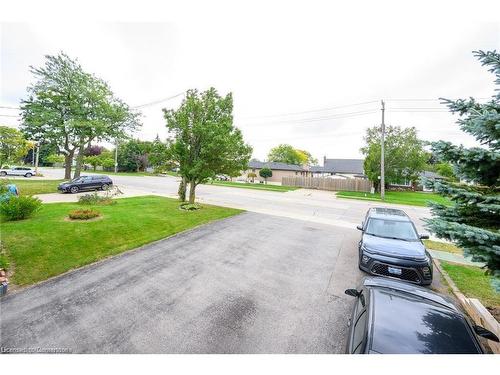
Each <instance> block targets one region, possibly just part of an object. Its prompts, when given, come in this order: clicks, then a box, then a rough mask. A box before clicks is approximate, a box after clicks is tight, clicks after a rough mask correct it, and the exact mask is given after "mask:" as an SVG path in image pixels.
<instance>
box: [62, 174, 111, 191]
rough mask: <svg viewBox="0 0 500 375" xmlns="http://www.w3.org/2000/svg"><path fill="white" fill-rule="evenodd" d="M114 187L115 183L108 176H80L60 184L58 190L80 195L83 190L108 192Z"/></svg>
mask: <svg viewBox="0 0 500 375" xmlns="http://www.w3.org/2000/svg"><path fill="white" fill-rule="evenodd" d="M112 185H113V181H112V180H111V178H109V177H108V176H104V175H103V176H80V177H78V178H75V179H74V180H71V181H68V182H63V183H62V184H59V186H58V187H57V189H58V190H60V191H61V192H63V193H67V192H69V193H78V192H79V191H83V190H107V189H109V188H110V187H111V186H112Z"/></svg>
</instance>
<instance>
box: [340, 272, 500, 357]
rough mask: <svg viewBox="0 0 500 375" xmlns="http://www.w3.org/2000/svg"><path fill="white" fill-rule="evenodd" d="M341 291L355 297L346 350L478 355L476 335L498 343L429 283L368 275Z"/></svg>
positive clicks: (482, 350) (369, 352)
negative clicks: (350, 287)
mask: <svg viewBox="0 0 500 375" xmlns="http://www.w3.org/2000/svg"><path fill="white" fill-rule="evenodd" d="M345 293H346V294H347V295H350V296H353V297H356V302H355V303H354V309H353V314H352V318H351V319H350V320H349V326H350V329H349V335H348V339H347V345H346V352H347V353H348V354H480V353H484V349H483V347H482V346H481V344H480V342H479V339H478V338H479V337H483V338H485V339H489V340H493V341H495V342H498V337H497V336H496V335H495V334H493V333H492V332H490V331H488V330H487V329H486V328H483V327H480V326H477V325H474V324H472V323H471V322H470V321H469V320H468V319H467V318H466V317H465V315H464V314H463V313H462V312H461V311H460V310H459V309H458V308H457V307H456V306H455V305H454V304H453V303H452V302H451V301H450V300H449V299H448V298H446V297H444V296H442V295H440V294H437V293H434V292H432V291H431V290H429V289H427V288H422V287H420V286H416V285H412V284H408V283H406V282H401V281H399V280H390V279H386V278H382V277H367V278H365V279H364V280H363V282H362V283H361V286H359V287H358V288H357V289H347V290H346V291H345Z"/></svg>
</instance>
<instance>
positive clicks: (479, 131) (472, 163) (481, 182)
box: [426, 51, 500, 290]
mask: <svg viewBox="0 0 500 375" xmlns="http://www.w3.org/2000/svg"><path fill="white" fill-rule="evenodd" d="M474 54H475V56H476V57H477V58H478V59H479V61H481V63H482V65H486V66H487V67H488V69H489V71H490V72H492V73H493V74H494V75H495V76H496V80H495V84H496V86H497V94H496V95H495V96H493V97H492V99H491V100H490V101H488V102H486V103H484V104H481V103H478V102H477V101H476V100H474V99H472V98H470V99H460V100H446V99H443V100H444V102H445V103H446V104H447V105H448V108H449V109H450V111H451V112H453V113H457V114H458V115H459V116H460V119H459V120H458V121H457V123H458V125H459V127H460V129H462V130H463V131H464V132H466V133H469V134H471V135H472V136H474V137H475V138H476V139H477V141H478V142H480V143H481V145H482V147H472V148H465V147H463V146H457V145H453V144H451V143H450V142H445V141H439V142H434V143H433V144H432V150H433V153H434V155H435V157H436V159H438V160H440V161H443V162H448V163H452V164H454V168H455V171H456V172H457V174H458V175H459V176H460V177H461V178H463V179H465V180H468V181H470V182H473V183H474V184H472V185H469V184H459V183H453V182H449V181H447V182H438V181H427V182H426V184H427V185H428V186H429V187H433V188H434V189H436V190H437V191H438V192H439V193H440V194H442V195H444V196H448V197H449V198H450V199H451V200H452V201H453V203H454V204H453V205H452V206H444V205H441V204H436V203H432V204H431V211H432V214H433V217H432V218H431V219H428V220H426V221H427V225H428V228H429V229H430V230H431V231H432V232H434V233H435V234H436V235H437V236H438V237H440V238H444V239H447V240H450V241H453V242H455V243H456V244H457V245H458V246H460V247H461V248H463V249H464V253H465V254H466V255H471V256H472V258H473V259H474V260H477V261H480V262H484V263H486V265H487V267H488V269H489V271H490V272H491V273H492V274H493V276H494V278H493V282H494V285H495V287H496V289H497V290H500V233H499V229H500V195H499V193H500V54H499V53H498V52H496V51H493V52H483V51H478V52H474Z"/></svg>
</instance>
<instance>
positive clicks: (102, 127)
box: [21, 53, 139, 178]
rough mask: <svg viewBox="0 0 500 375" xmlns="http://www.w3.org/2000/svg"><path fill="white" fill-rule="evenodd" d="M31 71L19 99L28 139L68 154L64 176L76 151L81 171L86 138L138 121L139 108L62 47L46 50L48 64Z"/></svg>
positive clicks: (106, 135)
mask: <svg viewBox="0 0 500 375" xmlns="http://www.w3.org/2000/svg"><path fill="white" fill-rule="evenodd" d="M31 73H32V74H33V75H34V77H35V82H34V83H33V84H32V85H30V86H29V87H28V98H27V99H26V100H23V101H22V103H21V112H22V118H23V124H22V126H21V130H22V131H23V132H24V133H25V134H26V135H27V136H28V137H29V138H30V139H33V140H37V141H43V142H52V143H55V144H57V146H58V148H59V150H60V151H61V152H62V153H63V154H64V155H65V164H66V172H65V178H70V177H71V176H70V174H71V165H72V163H73V158H74V156H75V152H77V151H78V160H77V165H76V170H75V176H78V175H79V174H80V168H81V164H82V162H83V156H84V149H85V146H86V145H87V144H89V143H90V142H92V141H94V140H96V141H103V140H108V141H109V140H113V139H115V138H120V137H123V136H124V135H125V133H126V131H130V130H134V129H136V128H137V127H138V126H139V120H138V114H137V113H135V112H133V111H132V110H131V109H130V108H129V107H128V106H127V105H126V104H125V103H124V102H122V101H121V100H120V99H118V98H116V97H115V96H114V94H113V92H112V91H111V89H110V88H109V86H108V84H107V83H106V82H104V81H103V80H101V79H99V78H97V77H95V76H94V75H92V74H90V73H87V72H85V71H84V70H83V69H82V67H81V66H80V64H79V63H78V62H77V61H76V60H73V59H71V58H70V57H68V56H67V55H66V54H64V53H60V54H59V55H57V56H46V59H45V65H44V66H42V67H38V68H35V67H31Z"/></svg>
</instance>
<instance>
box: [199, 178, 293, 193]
mask: <svg viewBox="0 0 500 375" xmlns="http://www.w3.org/2000/svg"><path fill="white" fill-rule="evenodd" d="M207 185H217V186H228V187H236V188H241V189H255V190H269V191H279V192H282V193H284V192H286V191H293V190H297V189H300V188H299V187H295V186H281V185H268V184H259V183H257V184H252V183H249V182H232V181H213V182H208V183H207Z"/></svg>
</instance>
